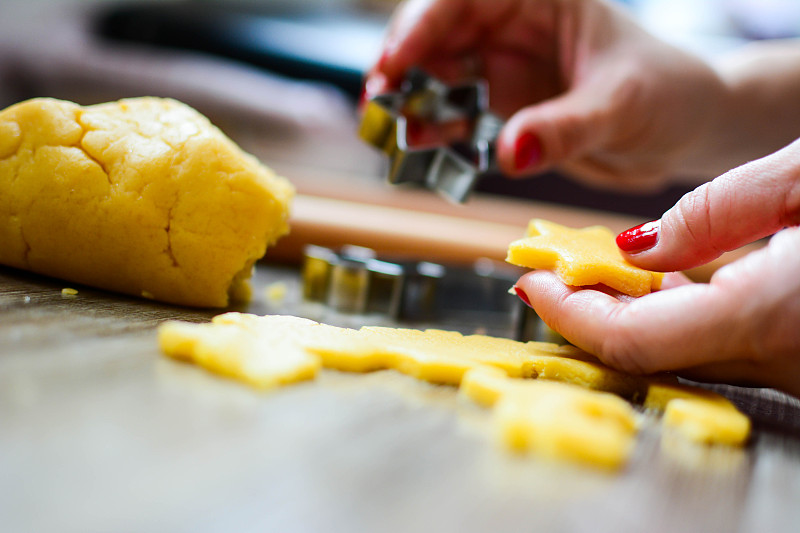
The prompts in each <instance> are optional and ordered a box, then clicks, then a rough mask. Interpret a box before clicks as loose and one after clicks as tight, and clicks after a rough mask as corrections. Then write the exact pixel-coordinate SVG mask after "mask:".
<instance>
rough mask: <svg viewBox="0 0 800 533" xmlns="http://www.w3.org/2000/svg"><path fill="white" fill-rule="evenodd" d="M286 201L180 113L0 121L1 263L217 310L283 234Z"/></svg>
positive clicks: (106, 109) (137, 104)
mask: <svg viewBox="0 0 800 533" xmlns="http://www.w3.org/2000/svg"><path fill="white" fill-rule="evenodd" d="M293 194H294V190H293V188H292V186H291V185H290V184H289V183H288V182H287V181H286V180H285V179H284V178H281V177H279V176H277V175H275V174H274V173H273V172H272V171H271V170H269V169H267V168H266V167H264V166H263V165H261V164H260V163H259V162H258V161H257V160H256V159H255V158H254V157H253V156H251V155H248V154H245V153H244V152H243V151H242V150H241V149H240V148H239V147H238V146H236V145H235V144H234V143H233V142H232V141H231V140H230V139H228V138H227V137H226V136H225V135H224V134H223V133H222V132H221V131H220V130H218V129H217V128H216V127H214V126H213V125H212V124H211V123H210V122H209V121H208V120H207V119H206V118H205V117H203V116H202V115H200V114H199V113H198V112H197V111H195V110H193V109H192V108H190V107H188V106H186V105H184V104H181V103H180V102H177V101H175V100H170V99H160V98H132V99H127V100H120V101H119V102H111V103H106V104H100V105H94V106H87V107H81V106H78V105H76V104H73V103H71V102H65V101H60V100H54V99H50V98H37V99H33V100H28V101H25V102H21V103H19V104H16V105H13V106H11V107H9V108H7V109H5V110H3V111H0V243H2V246H0V263H2V264H6V265H9V266H12V267H16V268H21V269H26V270H31V271H34V272H38V273H41V274H46V275H49V276H54V277H58V278H61V279H65V280H70V281H73V282H77V283H83V284H86V285H91V286H96V287H100V288H104V289H108V290H113V291H118V292H122V293H126V294H131V295H134V296H145V297H148V298H153V299H157V300H160V301H164V302H170V303H175V304H181V305H190V306H201V307H222V306H225V305H227V304H228V303H229V301H230V299H232V298H233V297H239V298H242V297H246V295H247V294H248V293H249V291H248V285H247V278H249V276H250V273H251V271H252V265H253V263H254V262H255V261H256V260H257V259H258V258H259V257H261V256H262V255H263V254H264V252H265V250H266V247H267V246H268V245H270V244H272V243H273V242H274V241H275V240H277V239H278V238H279V237H280V236H281V235H283V234H285V233H287V232H288V206H289V202H290V200H291V198H292V196H293Z"/></svg>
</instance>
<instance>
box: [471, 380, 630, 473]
mask: <svg viewBox="0 0 800 533" xmlns="http://www.w3.org/2000/svg"><path fill="white" fill-rule="evenodd" d="M459 390H460V392H461V394H462V395H464V396H466V397H468V398H470V399H471V400H473V401H474V402H476V403H478V404H481V405H485V406H487V407H492V420H493V426H494V431H495V433H496V436H497V437H498V439H499V440H500V442H501V444H503V445H504V446H506V447H508V448H510V449H512V450H516V451H521V452H523V451H533V452H536V453H537V454H539V455H541V456H544V457H551V458H555V459H565V460H568V461H577V462H581V463H587V464H590V465H594V466H599V467H604V468H608V469H617V468H620V467H621V466H623V465H624V464H625V463H626V462H627V460H628V458H629V457H630V455H631V452H632V450H633V447H634V443H635V436H636V432H637V429H638V425H639V421H638V416H637V414H636V412H635V411H634V409H633V407H631V405H630V404H629V403H628V402H626V401H625V400H623V399H622V398H620V397H618V396H615V395H613V394H609V393H606V392H597V391H592V390H588V389H585V388H582V387H579V386H575V385H571V384H567V383H557V382H554V381H547V380H538V379H537V380H532V379H514V378H511V377H509V376H508V375H506V374H505V373H504V372H503V371H502V370H500V369H497V368H491V367H479V368H474V369H472V370H470V371H469V372H467V374H466V375H465V376H464V379H463V380H462V382H461V388H460V389H459Z"/></svg>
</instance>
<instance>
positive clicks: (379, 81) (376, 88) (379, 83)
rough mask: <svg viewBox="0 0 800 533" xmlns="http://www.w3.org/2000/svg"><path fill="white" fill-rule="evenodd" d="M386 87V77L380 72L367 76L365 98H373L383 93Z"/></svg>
mask: <svg viewBox="0 0 800 533" xmlns="http://www.w3.org/2000/svg"><path fill="white" fill-rule="evenodd" d="M385 87H386V76H384V75H383V74H381V73H379V72H373V73H371V74H370V75H369V76H367V80H366V81H365V82H364V91H363V92H364V98H365V99H366V98H372V97H373V96H375V95H376V94H379V93H381V92H382V91H383V90H384V88H385Z"/></svg>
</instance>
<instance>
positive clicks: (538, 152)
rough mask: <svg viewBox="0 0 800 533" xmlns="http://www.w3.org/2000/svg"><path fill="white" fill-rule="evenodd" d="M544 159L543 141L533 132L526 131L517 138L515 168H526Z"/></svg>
mask: <svg viewBox="0 0 800 533" xmlns="http://www.w3.org/2000/svg"><path fill="white" fill-rule="evenodd" d="M541 159H542V141H540V140H539V137H537V136H536V135H534V134H533V133H531V132H529V131H526V132H524V133H523V134H522V135H520V136H519V137H518V138H517V142H516V144H515V145H514V168H515V169H516V170H525V169H527V168H530V167H532V166H534V165H536V164H538V163H539V161H540V160H541Z"/></svg>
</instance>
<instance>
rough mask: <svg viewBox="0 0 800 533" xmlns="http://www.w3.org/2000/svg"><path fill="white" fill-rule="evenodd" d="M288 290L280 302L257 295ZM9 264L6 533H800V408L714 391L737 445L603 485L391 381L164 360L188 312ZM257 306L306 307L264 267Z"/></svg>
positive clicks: (473, 415) (293, 279)
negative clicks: (740, 436)
mask: <svg viewBox="0 0 800 533" xmlns="http://www.w3.org/2000/svg"><path fill="white" fill-rule="evenodd" d="M275 282H281V283H285V284H286V287H287V288H288V294H287V297H286V299H285V300H284V301H283V302H282V303H280V304H276V303H275V302H271V301H270V300H269V299H268V298H267V297H266V294H265V293H266V291H265V290H264V288H265V287H266V286H268V285H269V284H271V283H275ZM67 286H72V285H71V284H67V283H65V282H62V281H58V280H53V279H49V278H45V277H42V276H37V275H34V274H29V273H25V272H21V271H17V270H13V269H9V268H4V267H0V530H2V531H4V532H5V531H8V532H50V531H58V532H62V533H66V532H81V533H91V532H142V531H147V532H150V533H155V532H161V531H169V532H184V531H185V532H217V531H219V532H233V531H236V532H249V531H281V532H283V531H347V532H350V531H389V532H392V531H459V532H461V531H463V532H471V531H523V530H537V531H592V532H594V531H615V532H625V531H636V532H639V531H653V532H661V531H703V532H716V531H719V532H738V531H741V532H745V531H759V532H778V531H797V530H798V525H799V524H800V505H798V502H800V402H798V401H797V400H795V399H792V398H788V397H786V396H784V395H781V394H778V393H776V392H774V391H770V390H746V389H737V388H730V387H722V388H720V389H719V390H721V391H722V392H723V393H726V394H728V395H729V396H730V397H731V398H733V399H734V401H736V402H737V403H738V404H739V405H740V406H743V408H744V409H745V410H746V411H747V412H748V413H750V414H751V416H753V419H754V421H755V425H756V429H755V433H754V438H753V442H752V443H751V445H750V446H749V447H748V448H747V449H745V450H744V451H736V450H734V451H731V450H725V449H712V450H707V449H697V448H691V447H687V446H681V445H679V444H677V443H674V442H669V441H663V442H662V440H661V434H660V430H659V429H658V426H657V423H656V420H654V419H652V418H648V419H647V420H648V421H647V423H646V424H645V427H644V429H643V431H642V433H641V435H640V437H639V442H638V445H637V448H636V451H635V454H634V456H633V459H632V461H631V463H630V465H629V466H628V468H626V469H625V470H624V471H622V472H621V473H619V474H612V475H609V474H604V473H600V472H596V471H593V470H591V469H586V468H582V467H576V466H571V465H566V464H553V463H548V462H544V461H540V460H537V459H535V458H532V457H518V456H511V455H508V454H506V453H505V452H503V451H502V450H500V449H498V448H496V447H495V446H494V445H493V444H492V442H491V438H490V436H489V434H488V431H487V422H488V418H487V412H486V411H485V410H484V409H482V408H480V407H477V406H473V405H471V404H469V403H468V402H465V401H463V400H459V398H458V397H457V395H456V393H455V390H454V389H452V388H450V387H443V386H433V385H429V384H426V383H420V382H417V381H415V380H414V379H412V378H408V377H406V376H402V375H400V374H397V373H395V372H391V371H384V372H376V373H372V374H366V375H351V374H346V373H340V372H334V371H324V372H323V373H322V375H321V376H320V377H319V379H318V380H317V381H315V382H309V383H304V384H299V385H295V386H291V387H286V388H284V389H281V390H277V391H274V392H271V393H260V392H257V391H254V390H251V389H250V388H248V387H246V386H244V385H241V384H238V383H235V382H231V381H228V380H225V379H221V378H218V377H216V376H213V375H210V374H207V373H206V372H204V371H203V370H201V369H198V368H195V367H193V366H190V365H186V364H182V363H177V362H175V361H172V360H168V359H166V358H164V357H163V356H161V355H160V354H159V350H158V347H157V344H156V335H155V331H154V328H155V326H156V325H157V324H158V323H159V322H161V321H163V320H165V319H170V318H179V319H186V320H193V321H205V320H208V319H209V318H210V317H211V316H212V314H214V313H212V312H205V311H195V310H187V309H182V308H177V307H171V306H166V305H159V304H156V303H153V302H148V301H144V300H137V299H131V298H126V297H123V296H119V295H115V294H110V293H106V292H103V291H99V290H93V289H90V288H87V287H81V286H77V287H75V288H77V289H78V291H79V292H78V294H77V295H76V296H74V297H64V296H62V294H61V289H62V288H63V287H67ZM254 292H255V298H254V300H253V302H252V303H251V304H250V305H249V306H248V307H247V308H246V309H245V310H250V311H253V312H257V313H275V312H290V313H295V314H308V313H307V311H308V309H307V308H305V307H304V304H302V303H300V301H299V297H298V293H299V291H298V275H297V272H296V271H295V270H293V269H291V268H286V267H280V268H279V267H275V266H269V265H266V264H261V265H259V266H258V269H257V276H256V279H255V291H254Z"/></svg>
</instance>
